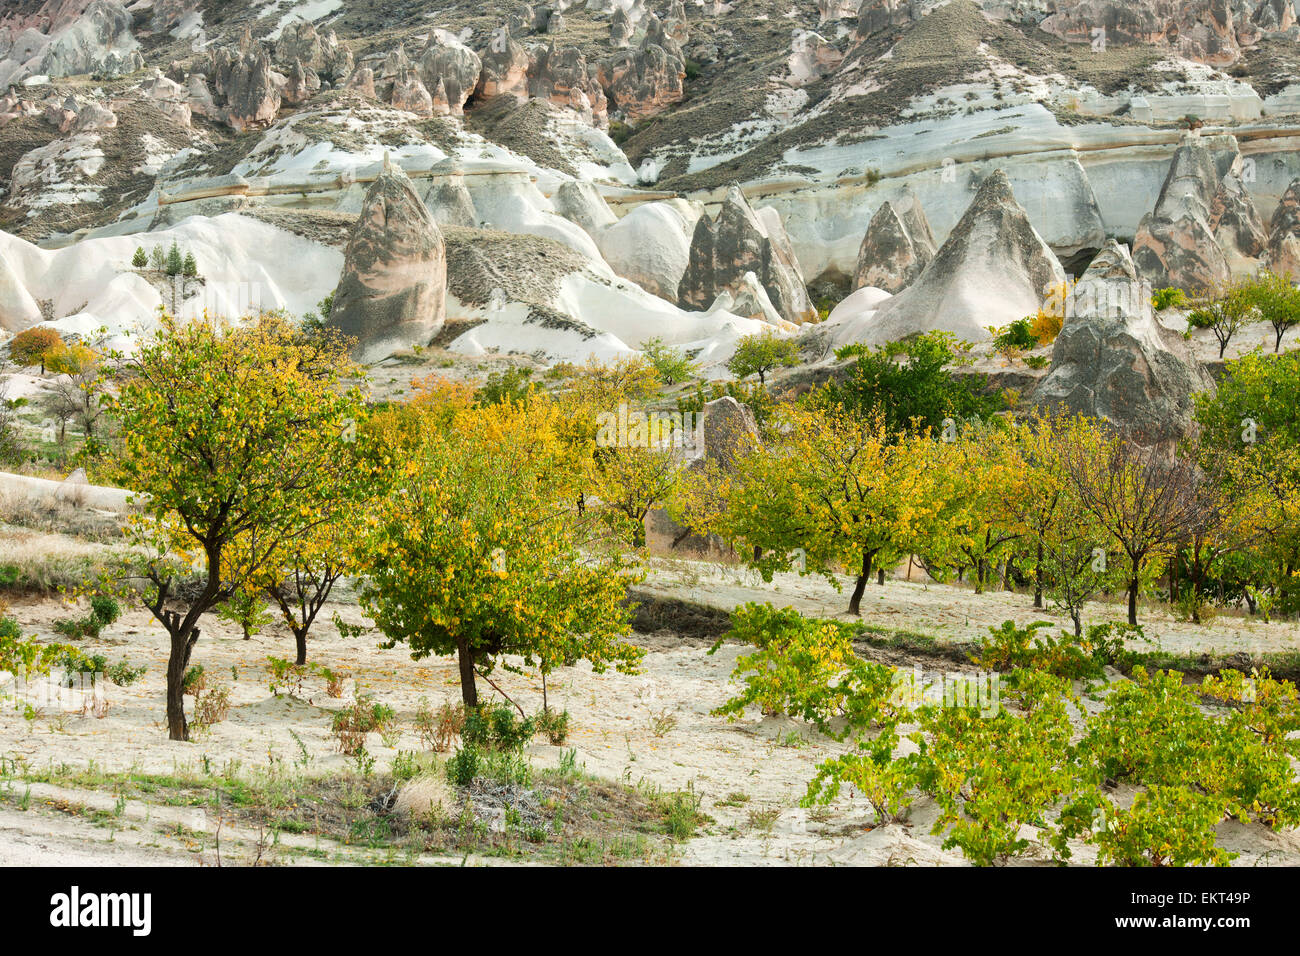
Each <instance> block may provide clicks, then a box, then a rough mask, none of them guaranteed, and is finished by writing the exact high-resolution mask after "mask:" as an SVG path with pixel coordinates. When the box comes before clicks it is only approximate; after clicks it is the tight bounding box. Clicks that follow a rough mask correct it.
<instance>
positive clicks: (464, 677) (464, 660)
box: [456, 640, 478, 707]
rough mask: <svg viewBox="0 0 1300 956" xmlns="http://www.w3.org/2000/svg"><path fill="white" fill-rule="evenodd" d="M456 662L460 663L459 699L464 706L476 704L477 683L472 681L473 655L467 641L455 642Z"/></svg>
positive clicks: (475, 705)
mask: <svg viewBox="0 0 1300 956" xmlns="http://www.w3.org/2000/svg"><path fill="white" fill-rule="evenodd" d="M456 662H457V663H458V664H460V699H461V700H463V701H464V702H465V706H466V707H477V706H478V685H477V684H475V683H474V655H473V654H471V653H470V649H469V642H468V641H463V640H461V641H457V642H456Z"/></svg>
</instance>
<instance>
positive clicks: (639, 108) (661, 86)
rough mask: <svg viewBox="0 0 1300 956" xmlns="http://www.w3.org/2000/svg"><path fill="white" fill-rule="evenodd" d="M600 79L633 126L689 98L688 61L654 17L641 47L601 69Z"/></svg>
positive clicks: (615, 56)
mask: <svg viewBox="0 0 1300 956" xmlns="http://www.w3.org/2000/svg"><path fill="white" fill-rule="evenodd" d="M599 79H600V83H601V85H602V86H604V87H605V89H606V90H607V91H608V92H609V98H610V100H611V101H612V102H613V104H614V106H615V107H617V108H618V109H619V110H621V111H622V113H623V115H624V117H625V118H626V119H628V120H630V121H632V122H636V121H637V120H640V119H644V118H646V117H647V116H653V115H655V114H656V113H659V112H662V111H663V110H664V109H665V108H667V107H668V106H671V105H672V104H673V103H677V102H680V101H681V99H682V97H683V96H685V95H686V86H685V81H686V58H685V57H684V56H683V54H682V51H681V47H679V46H678V45H677V44H676V43H675V42H673V40H672V38H671V37H670V36H668V34H667V33H666V32H665V31H664V28H663V24H662V23H661V22H660V21H659V18H658V17H656V16H654V15H653V14H651V15H650V17H649V26H648V28H647V29H646V34H645V37H644V38H643V39H642V40H641V45H640V47H638V48H637V50H636V52H635V53H633V52H632V51H630V50H625V51H623V52H621V53H617V54H615V55H614V56H612V57H610V58H609V59H607V60H605V61H603V62H602V63H601V65H600V72H599Z"/></svg>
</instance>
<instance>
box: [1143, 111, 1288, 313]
mask: <svg viewBox="0 0 1300 956" xmlns="http://www.w3.org/2000/svg"><path fill="white" fill-rule="evenodd" d="M1211 145H1216V146H1220V147H1222V148H1220V149H1218V150H1215V149H1212V148H1211ZM1221 164H1222V168H1221ZM1264 246H1265V240H1264V233H1263V227H1262V226H1261V225H1260V222H1259V215H1258V214H1257V213H1256V212H1255V207H1254V203H1253V202H1252V201H1251V199H1250V194H1249V193H1248V192H1247V191H1246V187H1245V184H1244V182H1243V181H1242V161H1241V156H1240V153H1239V152H1238V151H1237V145H1236V140H1235V139H1234V138H1232V137H1223V138H1222V139H1221V141H1220V142H1218V143H1214V144H1211V143H1207V142H1206V141H1205V140H1204V139H1203V138H1202V137H1201V136H1200V135H1199V134H1198V133H1197V132H1196V131H1188V132H1187V133H1185V134H1183V137H1182V139H1181V140H1180V142H1179V144H1178V148H1177V149H1176V150H1174V156H1173V159H1172V160H1171V161H1170V164H1169V172H1168V174H1166V176H1165V181H1164V184H1163V185H1162V186H1161V189H1160V195H1159V197H1158V198H1157V199H1156V206H1155V209H1154V210H1153V211H1152V212H1150V213H1148V214H1147V215H1146V216H1144V217H1143V218H1142V222H1141V223H1140V224H1139V225H1138V231H1137V236H1136V237H1135V238H1134V240H1133V262H1134V264H1135V265H1136V266H1137V269H1138V272H1139V273H1140V274H1141V275H1142V277H1143V278H1144V279H1147V280H1148V281H1149V282H1151V284H1152V285H1153V286H1154V287H1156V288H1164V287H1167V286H1176V287H1177V288H1180V289H1183V290H1184V291H1187V292H1192V293H1199V292H1202V291H1204V290H1205V289H1210V288H1213V287H1214V286H1216V285H1219V284H1220V283H1222V282H1224V281H1226V280H1227V279H1228V278H1229V277H1230V276H1231V275H1232V273H1233V271H1234V269H1236V270H1244V269H1248V268H1250V267H1251V266H1252V265H1253V264H1254V263H1253V260H1255V259H1256V258H1258V257H1259V256H1260V255H1261V254H1262V253H1263V252H1264Z"/></svg>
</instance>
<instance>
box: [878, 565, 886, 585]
mask: <svg viewBox="0 0 1300 956" xmlns="http://www.w3.org/2000/svg"><path fill="white" fill-rule="evenodd" d="M876 583H877V584H878V585H880V586H881V587H882V588H883V587H884V586H885V569H884V568H881V569H880V570H878V571H877V572H876Z"/></svg>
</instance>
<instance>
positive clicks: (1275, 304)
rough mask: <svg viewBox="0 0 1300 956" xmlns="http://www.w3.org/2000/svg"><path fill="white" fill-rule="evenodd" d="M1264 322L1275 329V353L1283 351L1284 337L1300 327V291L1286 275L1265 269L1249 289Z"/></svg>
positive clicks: (1248, 291)
mask: <svg viewBox="0 0 1300 956" xmlns="http://www.w3.org/2000/svg"><path fill="white" fill-rule="evenodd" d="M1246 288H1247V294H1248V295H1250V297H1251V298H1252V299H1253V300H1254V303H1255V306H1256V307H1257V308H1258V309H1259V313H1260V315H1261V316H1262V317H1263V319H1264V321H1265V322H1267V323H1268V324H1269V325H1271V326H1272V327H1273V336H1274V338H1273V351H1274V352H1280V351H1281V350H1282V336H1284V335H1286V333H1287V331H1288V330H1290V329H1292V328H1294V327H1295V326H1296V325H1300V289H1297V288H1296V287H1295V286H1294V285H1292V284H1291V280H1290V279H1289V278H1287V276H1286V275H1279V274H1278V273H1275V272H1269V271H1268V270H1267V269H1265V270H1264V271H1263V272H1261V273H1260V274H1259V278H1258V279H1256V280H1255V281H1254V282H1253V283H1251V284H1249V285H1248V286H1247V287H1246Z"/></svg>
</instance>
